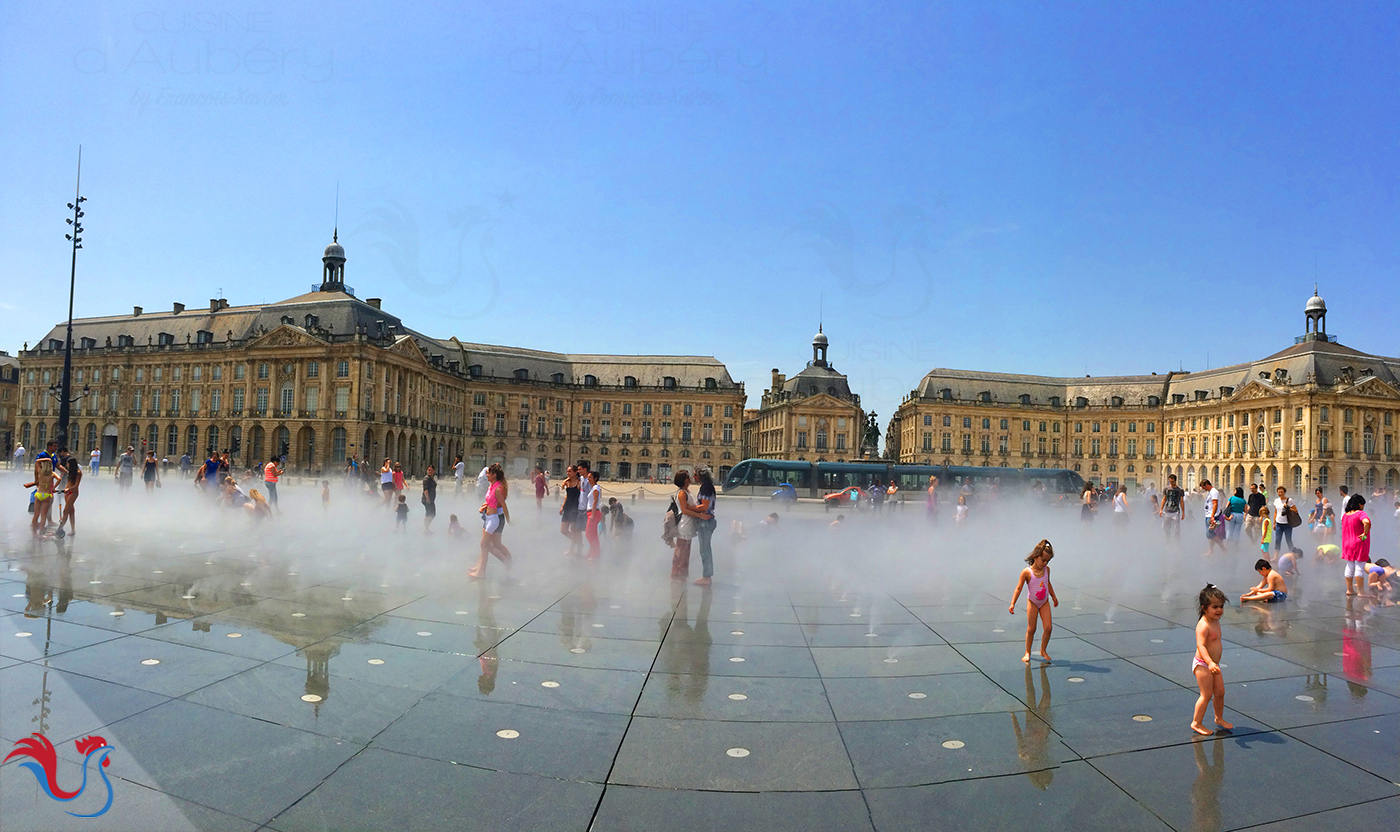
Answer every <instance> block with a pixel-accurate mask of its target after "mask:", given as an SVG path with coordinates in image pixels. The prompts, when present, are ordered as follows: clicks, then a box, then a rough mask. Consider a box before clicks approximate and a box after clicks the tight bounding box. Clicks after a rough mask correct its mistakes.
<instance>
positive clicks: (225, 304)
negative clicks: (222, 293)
mask: <svg viewBox="0 0 1400 832" xmlns="http://www.w3.org/2000/svg"><path fill="white" fill-rule="evenodd" d="M219 308H220V309H227V308H228V298H219Z"/></svg>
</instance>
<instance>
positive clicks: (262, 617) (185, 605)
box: [24, 556, 378, 718]
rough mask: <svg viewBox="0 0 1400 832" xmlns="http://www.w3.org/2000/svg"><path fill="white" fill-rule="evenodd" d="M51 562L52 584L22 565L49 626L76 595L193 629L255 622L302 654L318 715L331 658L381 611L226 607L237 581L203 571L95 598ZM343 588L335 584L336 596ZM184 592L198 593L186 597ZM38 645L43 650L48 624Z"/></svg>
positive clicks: (29, 595)
mask: <svg viewBox="0 0 1400 832" xmlns="http://www.w3.org/2000/svg"><path fill="white" fill-rule="evenodd" d="M55 565H56V566H57V571H58V585H57V586H56V587H55V586H54V584H53V581H52V579H51V577H50V573H49V570H48V569H47V568H43V567H42V566H41V565H30V566H26V567H25V568H26V570H27V575H26V584H25V597H26V599H27V601H26V608H25V613H24V615H25V616H26V617H28V618H33V619H39V618H43V619H46V623H48V624H49V625H51V624H52V621H53V620H55V619H57V620H59V621H62V620H63V614H64V612H66V611H67V609H68V605H69V601H70V600H78V601H86V602H89V603H92V604H97V605H101V606H104V607H111V608H113V610H117V611H122V612H125V613H130V612H132V611H137V612H144V613H147V614H149V615H151V616H152V617H153V618H154V620H155V623H156V625H157V626H161V625H165V626H170V627H179V626H182V624H183V623H185V622H188V624H189V626H190V629H191V630H193V631H195V632H201V633H208V632H211V628H212V627H213V626H214V625H219V626H225V627H228V626H234V627H237V628H242V627H245V626H252V627H254V628H255V629H257V630H258V631H259V632H261V633H263V634H264V635H267V636H270V637H272V638H274V639H276V640H278V641H280V642H282V643H283V644H286V645H289V646H291V647H293V648H295V649H296V652H297V655H299V656H301V657H302V658H303V659H305V660H306V684H305V693H306V694H308V695H314V696H317V697H320V698H319V699H318V700H316V701H315V702H313V705H314V710H315V711H316V712H317V713H319V712H320V709H321V705H322V704H323V703H324V702H326V701H327V700H329V699H330V695H331V689H330V688H331V680H330V660H331V659H332V658H334V657H335V656H336V655H338V654H339V653H340V646H341V645H342V644H344V643H345V642H347V641H362V640H364V639H366V638H367V637H368V635H369V632H370V631H371V629H372V626H377V625H370V624H369V621H370V620H373V619H375V617H376V615H377V614H378V609H377V608H375V607H371V606H367V605H364V604H362V603H361V602H358V601H338V602H337V603H335V604H333V605H324V606H318V605H317V604H316V603H315V602H314V601H307V602H301V603H297V602H293V601H284V600H279V599H276V598H271V599H266V600H262V601H258V602H256V603H252V602H251V599H250V603H246V604H241V605H237V606H230V604H229V597H228V593H229V592H230V591H232V590H233V589H236V587H235V586H218V585H215V584H213V583H212V581H214V580H215V579H214V578H211V577H209V576H203V575H201V576H199V577H198V578H196V579H193V580H181V579H180V578H179V577H176V578H174V579H173V580H174V581H175V583H170V584H163V585H160V586H156V587H151V588H149V589H146V590H141V591H139V592H137V593H123V594H122V595H120V596H99V595H94V594H92V593H89V592H86V591H80V592H76V593H75V592H74V590H73V578H72V570H71V564H70V561H69V559H68V557H67V556H63V557H60V558H59V559H58V560H57V562H56V564H55ZM165 568H166V571H167V572H172V571H173V570H172V568H171V567H170V566H167V567H165ZM220 578H221V579H223V580H224V581H225V583H230V584H236V582H237V581H238V579H239V576H234V575H226V576H220ZM187 586H195V587H199V588H198V589H195V590H193V591H192V592H191V591H187V590H186V589H185V588H184V587H187ZM297 588H298V587H297V586H294V585H291V584H288V585H287V586H286V587H284V589H285V592H286V593H291V592H294V591H296V590H297ZM340 591H341V590H335V592H336V594H337V595H338V594H339V592H340ZM189 594H193V595H194V596H195V597H193V598H185V597H183V596H185V595H189ZM243 597H244V598H247V597H248V596H243ZM297 610H305V611H307V614H306V616H305V617H304V618H294V617H292V615H291V613H292V612H293V611H297ZM36 635H37V634H36ZM43 649H44V651H45V654H47V651H48V637H47V630H46V636H45V642H44V648H43ZM45 679H46V680H47V677H45ZM40 702H42V703H44V704H43V705H42V706H41V710H40V713H41V716H43V717H44V718H47V715H48V710H47V702H48V697H47V687H46V688H45V692H44V694H43V695H41V696H40V699H38V700H36V704H39V703H40Z"/></svg>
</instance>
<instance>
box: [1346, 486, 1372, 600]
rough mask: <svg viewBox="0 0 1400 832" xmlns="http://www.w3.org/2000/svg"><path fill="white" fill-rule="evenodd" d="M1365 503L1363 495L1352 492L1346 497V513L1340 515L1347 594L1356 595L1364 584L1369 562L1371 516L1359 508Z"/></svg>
mask: <svg viewBox="0 0 1400 832" xmlns="http://www.w3.org/2000/svg"><path fill="white" fill-rule="evenodd" d="M1365 505H1366V498H1365V497H1362V496H1361V495H1360V494H1353V495H1351V496H1350V497H1348V498H1347V505H1346V513H1345V514H1343V515H1342V560H1343V561H1344V562H1345V572H1344V574H1345V576H1346V579H1347V594H1348V595H1356V594H1358V593H1359V592H1360V591H1361V590H1362V589H1363V588H1364V587H1365V586H1366V564H1368V563H1370V562H1371V518H1370V517H1367V516H1366V512H1364V511H1362V510H1361V509H1362V508H1363V507H1364V506H1365ZM1353 580H1354V581H1356V587H1355V588H1354V589H1353V587H1352V581H1353Z"/></svg>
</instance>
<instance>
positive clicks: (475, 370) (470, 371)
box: [467, 364, 481, 378]
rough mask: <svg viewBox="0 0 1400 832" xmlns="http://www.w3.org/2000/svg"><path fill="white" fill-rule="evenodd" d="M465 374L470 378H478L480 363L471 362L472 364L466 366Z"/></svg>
mask: <svg viewBox="0 0 1400 832" xmlns="http://www.w3.org/2000/svg"><path fill="white" fill-rule="evenodd" d="M467 375H469V376H471V377H472V378H480V376H481V365H480V364H473V365H471V366H470V367H468V368H467Z"/></svg>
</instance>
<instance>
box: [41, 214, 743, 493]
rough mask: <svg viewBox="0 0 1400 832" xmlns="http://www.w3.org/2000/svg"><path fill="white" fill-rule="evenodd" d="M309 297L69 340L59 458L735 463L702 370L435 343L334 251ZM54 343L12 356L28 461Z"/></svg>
mask: <svg viewBox="0 0 1400 832" xmlns="http://www.w3.org/2000/svg"><path fill="white" fill-rule="evenodd" d="M322 264H323V269H322V281H321V283H320V285H319V286H314V287H313V288H312V291H310V292H308V293H306V294H303V295H299V296H297V297H294V298H290V299H288V300H284V301H281V302H278V303H272V304H266V305H252V306H229V305H228V302H227V301H224V300H212V301H210V303H209V308H208V309H207V310H206V309H198V310H191V309H187V308H186V307H185V306H183V305H182V304H175V305H174V306H173V307H172V309H171V310H169V311H162V312H159V313H151V312H146V311H145V310H143V309H141V308H140V307H136V308H134V309H133V311H132V314H130V315H115V316H107V317H98V318H84V319H80V320H75V321H74V322H73V338H74V345H73V346H74V350H73V367H74V377H73V385H72V386H73V389H74V391H85V395H84V397H83V398H82V400H81V401H79V402H78V403H77V404H75V405H74V409H73V416H72V427H71V430H70V433H71V436H70V444H71V445H72V446H73V447H74V448H75V449H77V451H78V452H79V453H81V454H86V453H87V452H88V451H89V450H90V449H92V448H94V447H98V448H101V449H102V452H103V460H104V462H110V460H111V459H112V458H113V457H114V456H115V454H117V453H118V452H119V449H120V448H124V447H126V446H127V445H132V446H135V447H136V448H137V449H138V450H144V449H153V450H155V451H156V452H157V455H158V456H163V457H168V458H170V459H171V460H172V462H173V461H175V460H176V459H177V458H178V457H179V455H181V454H183V453H187V452H188V453H190V455H191V456H192V457H193V458H194V459H195V460H196V462H198V460H199V458H200V455H201V454H205V453H208V451H209V450H210V449H216V450H223V449H228V450H230V451H231V452H232V454H233V457H234V459H235V461H236V462H237V463H238V464H239V465H252V464H255V463H259V462H261V461H264V460H266V459H267V458H268V457H270V456H274V455H282V454H285V456H286V463H287V465H288V466H289V467H290V469H292V470H295V471H298V472H309V473H317V472H326V471H332V470H335V469H337V468H339V467H340V466H341V465H343V463H344V461H345V459H346V458H347V457H349V456H356V457H359V458H362V459H364V458H368V459H370V460H372V461H373V462H375V463H378V462H379V461H380V460H381V459H383V458H384V457H392V458H393V459H394V460H395V461H398V462H402V463H403V464H404V466H405V468H406V469H407V470H408V471H410V472H411V473H415V474H416V473H420V472H421V471H422V470H423V469H424V468H425V467H426V466H427V465H428V464H430V463H431V464H435V465H438V466H440V467H441V466H450V465H451V463H452V461H453V459H454V458H455V457H456V456H457V455H458V454H460V455H462V456H463V457H464V459H466V461H467V462H468V464H469V465H470V466H474V469H473V471H472V474H473V475H474V474H475V468H479V467H480V466H481V465H482V464H484V463H486V462H501V463H503V464H504V465H506V466H507V470H508V473H510V474H511V475H513V476H520V475H522V474H524V473H526V472H527V471H528V470H529V469H530V468H531V467H533V466H535V465H540V466H541V467H544V468H546V469H547V470H551V471H553V472H555V473H556V474H557V473H559V472H560V471H561V470H562V468H563V467H564V466H565V465H566V464H569V463H570V462H572V461H574V460H576V459H579V458H584V459H587V460H589V461H590V462H591V463H592V464H594V465H595V466H596V467H597V468H598V469H600V471H601V472H602V473H603V475H604V476H605V477H606V478H610V479H621V480H629V479H649V478H663V479H664V478H669V477H670V475H671V472H672V471H673V470H675V469H679V468H682V467H687V468H694V467H697V466H699V465H702V464H703V465H708V466H711V467H713V468H715V469H717V470H719V471H723V470H725V469H727V468H728V467H729V466H730V465H732V464H733V462H735V461H737V460H738V459H739V452H740V443H739V439H740V437H739V436H738V435H737V433H738V431H739V428H740V419H741V418H742V411H743V407H744V401H745V398H744V388H743V385H742V384H741V383H736V382H735V381H733V379H731V378H730V376H729V373H728V371H727V370H726V369H725V367H724V365H723V364H721V363H720V362H719V361H717V360H716V359H714V358H712V357H709V356H614V355H573V354H566V353H555V352H543V351H539V350H529V349H520V348H514V347H502V346H492V345H486V344H475V343H468V342H463V341H460V340H458V339H457V338H449V339H446V340H442V339H437V338H433V337H430V336H427V335H424V334H422V333H420V332H417V331H415V330H413V329H410V328H409V327H407V326H405V325H404V323H403V321H401V320H400V319H399V318H397V317H395V316H393V315H391V314H389V313H387V312H385V311H384V310H383V309H382V307H381V304H380V301H379V299H377V298H370V299H367V300H361V299H359V298H357V297H355V295H354V292H353V290H351V289H350V288H349V287H348V286H346V285H345V280H344V269H345V250H344V249H343V248H342V247H341V245H340V243H339V241H338V240H333V241H332V243H331V245H329V246H327V247H326V250H325V254H324V256H323V258H322ZM63 338H64V329H63V327H62V326H56V327H55V328H54V329H53V330H52V331H50V332H49V333H48V335H46V336H45V337H44V338H43V340H41V341H40V342H39V343H38V344H36V345H35V347H34V348H33V349H28V348H27V345H26V350H25V351H24V352H23V353H22V356H21V357H22V359H23V367H24V369H23V371H22V373H21V376H20V378H21V383H20V385H19V391H18V398H19V413H18V417H17V422H18V424H17V432H18V434H19V439H21V440H22V441H23V442H24V444H25V445H26V447H30V446H31V443H37V444H41V443H42V442H43V441H44V439H46V438H47V437H49V436H53V435H54V433H55V431H56V429H57V425H56V417H57V405H56V403H55V402H53V401H52V400H51V398H50V397H49V396H47V395H46V391H47V389H48V388H49V386H50V385H52V384H54V383H55V382H56V381H57V380H58V376H59V374H61V373H62V367H63V347H64V342H63Z"/></svg>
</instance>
